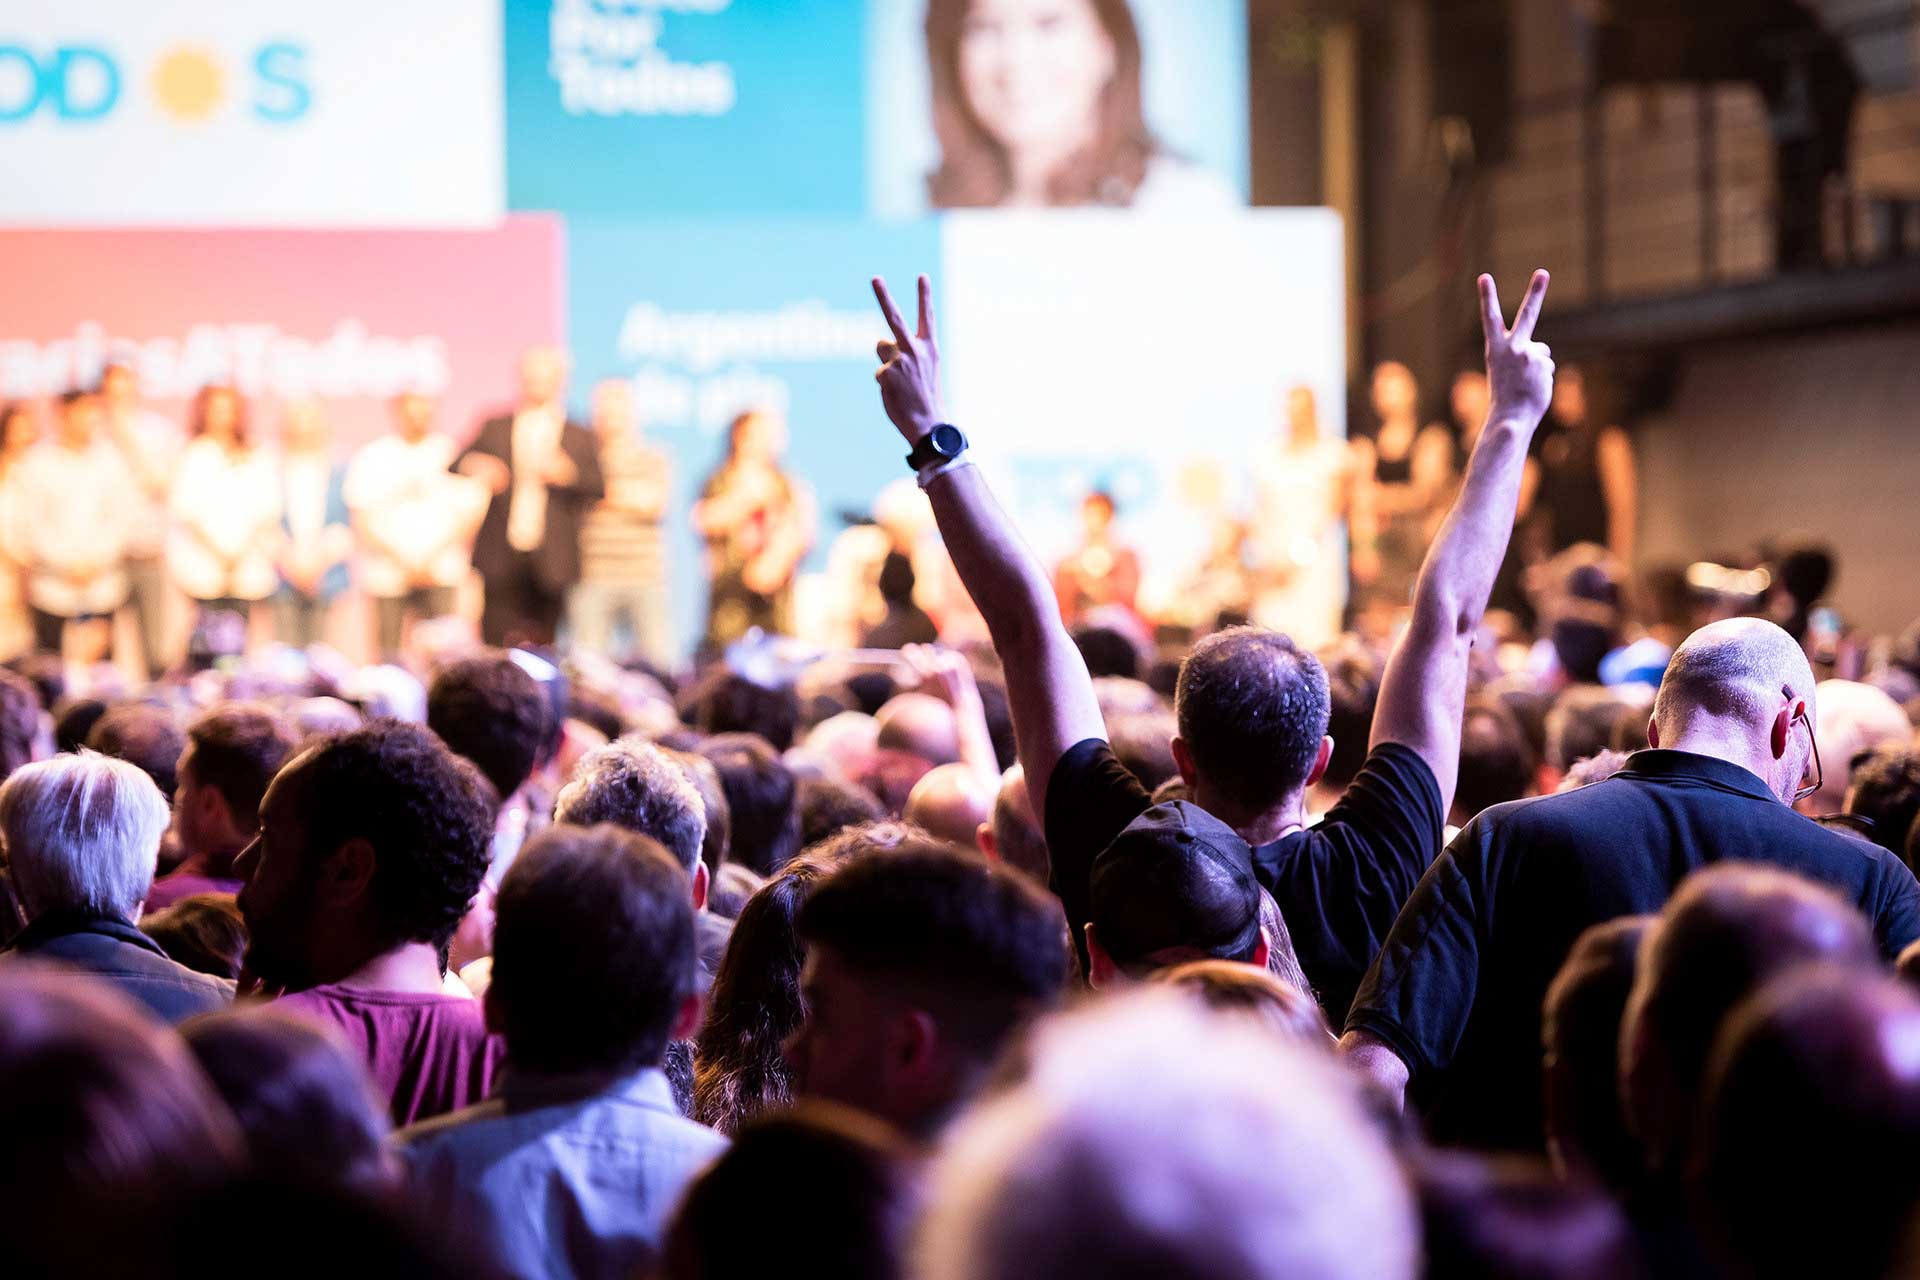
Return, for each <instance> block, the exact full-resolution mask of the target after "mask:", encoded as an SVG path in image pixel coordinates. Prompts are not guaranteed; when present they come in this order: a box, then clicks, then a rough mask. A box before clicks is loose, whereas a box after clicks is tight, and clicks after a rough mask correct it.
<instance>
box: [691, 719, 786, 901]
mask: <svg viewBox="0 0 1920 1280" xmlns="http://www.w3.org/2000/svg"><path fill="white" fill-rule="evenodd" d="M700 754H701V755H703V756H705V757H706V758H707V759H708V760H709V761H711V762H712V764H713V767H714V768H715V769H717V770H719V772H720V787H721V789H722V790H723V791H725V792H726V794H727V809H728V812H729V813H730V815H731V817H732V828H733V829H732V832H731V834H730V837H729V841H730V843H729V847H728V856H729V857H730V858H732V859H733V860H734V861H735V862H738V863H741V864H742V865H744V866H746V867H747V868H748V869H750V870H752V871H757V872H759V873H760V874H761V875H771V874H772V873H773V872H775V871H778V870H779V869H780V868H781V867H782V866H784V865H785V864H786V862H787V860H788V859H790V858H792V857H793V855H794V854H796V853H798V852H799V851H800V808H799V805H798V803H797V799H798V786H797V783H796V781H795V779H794V776H793V771H792V770H790V769H788V768H787V766H786V765H785V764H784V763H783V762H782V761H781V759H780V756H779V754H778V753H777V752H775V751H774V749H773V748H772V747H771V746H769V745H768V744H767V742H766V740H765V739H763V738H758V737H755V736H754V735H753V734H750V733H723V734H721V735H720V736H719V737H716V738H709V739H707V741H706V742H704V743H702V744H701V746H700Z"/></svg>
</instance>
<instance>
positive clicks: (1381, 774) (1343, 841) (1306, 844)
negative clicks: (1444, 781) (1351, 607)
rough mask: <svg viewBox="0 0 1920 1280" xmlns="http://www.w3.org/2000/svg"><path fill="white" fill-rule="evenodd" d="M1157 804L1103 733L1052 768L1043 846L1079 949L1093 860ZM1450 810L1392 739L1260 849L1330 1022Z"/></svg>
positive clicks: (1414, 759) (1348, 998) (1436, 846)
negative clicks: (1296, 826) (1317, 819)
mask: <svg viewBox="0 0 1920 1280" xmlns="http://www.w3.org/2000/svg"><path fill="white" fill-rule="evenodd" d="M1152 803H1153V801H1152V799H1151V797H1150V796H1149V795H1148V792H1147V789H1146V788H1145V787H1143V786H1141V785H1140V780H1139V779H1138V778H1136V777H1134V776H1133V774H1132V773H1130V772H1128V771H1127V767H1126V766H1125V765H1123V764H1121V763H1120V761H1119V760H1118V759H1116V758H1115V756H1114V754H1113V751H1112V749H1111V748H1110V747H1108V746H1107V744H1106V743H1105V742H1103V741H1102V740H1100V739H1099V738H1088V739H1087V740H1086V741H1085V742H1080V743H1076V744H1075V745H1074V746H1073V748H1072V749H1071V750H1069V751H1068V752H1067V753H1066V754H1065V755H1064V756H1062V757H1061V758H1060V763H1059V764H1057V765H1055V766H1054V770H1053V777H1052V778H1051V780H1049V781H1048V783H1047V814H1046V827H1047V852H1048V854H1049V855H1050V856H1051V858H1052V859H1053V891H1054V892H1055V893H1056V894H1058V895H1059V896H1060V902H1061V905H1062V906H1063V907H1065V908H1066V914H1067V923H1068V925H1069V926H1070V927H1071V928H1072V930H1073V939H1074V946H1075V947H1076V948H1084V946H1085V937H1086V924H1087V919H1088V917H1089V915H1091V907H1090V905H1089V898H1090V895H1089V893H1088V888H1087V885H1088V878H1089V875H1090V873H1091V872H1092V869H1093V860H1094V859H1095V858H1097V857H1099V856H1100V854H1101V852H1102V851H1104V850H1105V849H1106V847H1107V846H1108V845H1110V844H1112V843H1113V840H1114V837H1115V836H1117V835H1119V834H1120V832H1121V831H1122V830H1123V829H1125V827H1126V825H1127V824H1128V823H1129V822H1132V821H1133V820H1134V819H1135V818H1137V817H1139V816H1140V815H1141V814H1142V813H1145V812H1146V811H1147V809H1148V808H1150V807H1151V806H1152ZM1443 820H1444V815H1443V814H1442V813H1441V812H1440V786H1439V784H1438V783H1437V782H1435V781H1434V777H1433V770H1431V769H1429V768H1428V767H1427V763H1426V761H1424V760H1422V759H1421V758H1420V757H1419V756H1418V755H1417V754H1415V753H1414V752H1413V750H1412V749H1410V748H1408V747H1403V746H1401V745H1400V744H1398V743H1387V744H1385V745H1382V746H1380V747H1378V748H1376V749H1375V750H1374V751H1373V753H1372V754H1371V755H1369V756H1368V757H1367V762H1366V764H1365V765H1364V766H1363V767H1362V768H1361V770H1360V775H1359V777H1357V778H1355V779H1354V781H1353V785H1352V786H1350V787H1348V788H1347V792H1346V794H1345V795H1344V796H1342V797H1341V798H1340V803H1339V804H1337V805H1335V806H1334V808H1333V812H1331V813H1329V814H1328V815H1327V816H1326V818H1325V820H1323V821H1322V822H1321V823H1320V825H1319V826H1317V827H1313V828H1310V829H1308V830H1306V831H1296V832H1293V833H1292V834H1290V835H1285V836H1282V837H1281V838H1280V839H1278V840H1276V841H1274V842H1273V843H1272V844H1265V845H1260V846H1258V847H1256V848H1255V849H1254V851H1253V872H1254V875H1255V877H1256V878H1258V880H1259V881H1260V884H1261V885H1262V887H1264V888H1265V889H1266V891H1267V892H1268V893H1270V894H1272V895H1273V899H1274V901H1275V902H1277V903H1278V904H1279V906H1280V915H1281V918H1282V919H1284V920H1285V921H1286V922H1287V931H1288V932H1289V933H1291V934H1292V935H1293V948H1294V953H1295V954H1296V955H1297V956H1298V957H1299V959H1300V967H1301V968H1302V969H1303V970H1304V971H1305V972H1306V975H1307V981H1308V982H1310V983H1312V984H1313V988H1314V994H1315V995H1316V996H1317V997H1318V998H1319V1000H1320V1005H1321V1007H1322V1008H1324V1009H1325V1010H1326V1011H1327V1018H1328V1020H1329V1021H1330V1022H1331V1023H1332V1024H1333V1025H1334V1026H1336V1027H1337V1026H1339V1025H1340V1023H1341V1021H1342V1020H1343V1019H1344V1018H1345V1017H1346V1013H1347V1006H1348V1005H1349V1004H1351V1003H1352V1001H1353V993H1354V991H1355V989H1356V988H1357V987H1358V986H1359V985H1360V979H1361V976H1362V975H1363V974H1365V973H1366V971H1367V966H1368V965H1369V964H1371V963H1372V962H1373V957H1374V953H1375V952H1377V951H1378V950H1379V949H1380V944H1381V942H1382V941H1383V940H1384V939H1385V938H1386V936H1387V931H1388V930H1389V929H1391V928H1392V927H1393V921H1394V917H1395V916H1396V915H1397V914H1398V913H1399V911H1400V907H1401V904H1402V903H1404V902H1405V901H1406V900H1407V895H1408V894H1410V893H1412V892H1413V887H1414V885H1415V884H1416V883H1418V882H1419V880H1420V876H1421V873H1422V872H1424V871H1425V870H1426V869H1427V866H1428V864H1430V863H1431V862H1432V861H1433V860H1434V858H1435V857H1436V856H1437V855H1438V854H1439V852H1440V833H1441V828H1442V823H1443ZM1082 958H1083V960H1084V954H1083V957H1082Z"/></svg>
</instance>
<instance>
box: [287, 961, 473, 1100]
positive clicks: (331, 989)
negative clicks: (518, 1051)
mask: <svg viewBox="0 0 1920 1280" xmlns="http://www.w3.org/2000/svg"><path fill="white" fill-rule="evenodd" d="M279 1003H280V1004H281V1005H282V1006H283V1007H285V1008H289V1009H294V1010H298V1011H299V1012H302V1013H305V1014H308V1015H310V1016H312V1017H313V1018H315V1019H316V1020H318V1021H320V1022H322V1023H325V1024H326V1025H328V1026H331V1027H333V1028H334V1029H335V1030H337V1031H339V1032H340V1034H341V1035H342V1036H344V1037H345V1038H346V1041H347V1043H348V1044H349V1045H350V1046H352V1048H353V1049H354V1050H355V1052H357V1053H358V1054H359V1055H360V1058H361V1060H362V1061H363V1062H365V1063H366V1064H367V1072H368V1074H369V1075H371V1076H372V1077H373V1082H374V1084H375V1085H376V1086H377V1087H378V1088H379V1089H380V1092H381V1093H382V1094H383V1095H384V1096H385V1097H386V1098H387V1100H388V1110H389V1112H390V1113H391V1115H392V1117H393V1125H394V1127H395V1128H396V1129H398V1128H401V1127H402V1126H405V1125H410V1124H413V1123H414V1122H415V1121H419V1120H430V1119H432V1118H433V1117H434V1116H438V1115H445V1114H446V1113H447V1112H449V1111H458V1110H459V1109H460V1108H461V1107H465V1106H471V1105H472V1104H473V1103H476V1102H479V1101H481V1100H482V1099H484V1098H485V1097H486V1096H487V1095H488V1094H489V1093H491V1092H492V1091H493V1080H494V1076H495V1075H496V1074H498V1072H499V1070H500V1066H501V1063H502V1061H503V1060H504V1059H505V1057H506V1045H505V1044H504V1043H503V1042H502V1041H501V1040H500V1039H499V1037H497V1036H491V1035H488V1034H487V1026H486V1020H485V1017H484V1015H483V1014H482V1013H481V1009H480V1002H479V1001H478V1000H474V999H471V998H468V997H464V996H449V995H416V994H413V993H410V992H399V991H374V990H370V989H368V988H365V987H348V986H342V985H340V984H338V983H335V984H331V985H327V986H320V987H312V988H310V989H308V990H306V991H300V992H295V993H294V994H292V995H287V996H282V997H280V1000H279Z"/></svg>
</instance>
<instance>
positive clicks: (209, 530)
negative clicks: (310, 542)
mask: <svg viewBox="0 0 1920 1280" xmlns="http://www.w3.org/2000/svg"><path fill="white" fill-rule="evenodd" d="M192 435H193V438H192V439H191V440H190V441H189V442H188V444H187V447H186V450H185V452H183V453H182V454H181V455H180V467H179V470H178V471H177V472H176V473H175V475H174V480H173V499H172V506H173V535H172V538H171V541H170V544H169V549H168V555H167V563H168V565H169V566H170V567H171V568H172V570H173V577H174V581H175V582H177V583H179V584H180V589H181V590H182V591H184V592H186V593H187V596H188V598H189V599H191V600H192V601H193V602H194V603H195V604H196V605H198V606H199V608H200V610H201V612H202V613H206V612H221V613H237V614H239V615H240V616H241V617H242V618H246V619H249V620H251V618H252V617H253V606H254V605H256V604H258V603H259V602H260V601H262V600H265V599H267V598H268V597H269V596H271V595H273V593H274V591H275V589H276V588H277V587H278V586H279V585H280V571H279V566H278V565H276V564H275V563H274V552H275V550H276V549H277V548H278V547H279V545H280V536H279V534H280V468H279V465H278V464H277V463H276V462H275V460H274V457H273V454H272V453H271V452H270V451H269V450H267V449H265V448H262V447H261V446H260V445H259V444H258V443H257V442H256V441H255V440H254V438H253V430H252V426H251V424H250V423H249V422H248V420H247V406H246V402H245V401H243V400H242V399H241V398H240V393H239V392H238V391H237V390H235V389H234V388H233V387H231V386H228V385H225V384H220V383H215V384H211V385H208V386H205V387H202V388H201V389H200V394H199V395H198V396H197V397H196V398H195V400H194V407H193V432H192Z"/></svg>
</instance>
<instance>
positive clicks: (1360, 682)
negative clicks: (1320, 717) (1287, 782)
mask: <svg viewBox="0 0 1920 1280" xmlns="http://www.w3.org/2000/svg"><path fill="white" fill-rule="evenodd" d="M1318 656H1319V658H1320V662H1321V665H1322V666H1323V667H1324V668H1325V670H1326V673H1327V707H1328V714H1327V733H1328V734H1329V735H1330V736H1331V737H1332V738H1333V753H1332V754H1331V755H1330V756H1329V757H1328V758H1327V772H1326V774H1325V776H1324V777H1323V778H1322V779H1321V782H1322V784H1323V785H1325V786H1328V787H1331V788H1334V789H1336V790H1344V789H1345V788H1346V786H1347V785H1348V784H1349V783H1351V782H1352V781H1353V780H1354V778H1355V777H1357V776H1358V775H1359V773H1360V768H1361V766H1362V765H1364V764H1365V763H1366V760H1367V738H1368V735H1369V733H1370V732H1371V730H1372V728H1373V712H1374V708H1375V707H1376V706H1378V705H1379V702H1380V663H1379V661H1378V660H1377V659H1376V658H1375V656H1374V654H1373V653H1372V652H1371V651H1370V650H1368V649H1367V648H1366V647H1365V646H1364V645H1361V644H1359V643H1357V642H1343V643H1341V644H1338V645H1335V646H1333V647H1331V648H1328V649H1324V650H1322V651H1321V652H1320V654H1319V655H1318Z"/></svg>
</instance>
